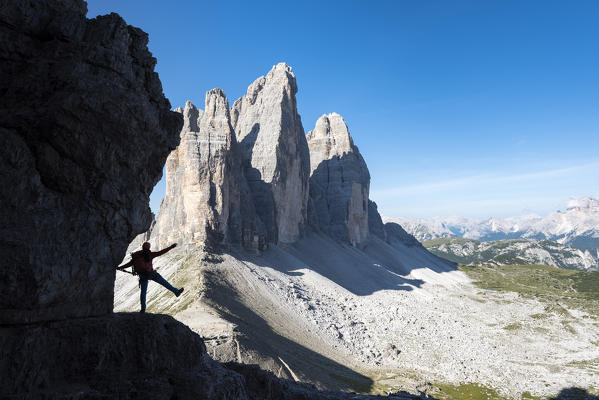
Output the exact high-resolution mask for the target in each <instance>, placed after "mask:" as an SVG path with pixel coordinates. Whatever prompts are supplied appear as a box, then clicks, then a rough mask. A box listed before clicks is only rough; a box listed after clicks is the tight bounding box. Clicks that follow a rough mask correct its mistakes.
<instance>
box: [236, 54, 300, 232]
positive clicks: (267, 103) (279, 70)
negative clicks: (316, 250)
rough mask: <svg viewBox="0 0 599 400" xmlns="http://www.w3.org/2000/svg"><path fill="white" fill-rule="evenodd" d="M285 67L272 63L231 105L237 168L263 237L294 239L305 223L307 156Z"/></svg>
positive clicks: (288, 70)
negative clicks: (262, 226) (241, 169)
mask: <svg viewBox="0 0 599 400" xmlns="http://www.w3.org/2000/svg"><path fill="white" fill-rule="evenodd" d="M296 92H297V85H296V81H295V75H294V74H293V72H292V70H291V67H289V66H287V65H286V64H284V63H280V64H277V65H276V66H274V67H273V68H272V69H271V70H270V72H269V73H268V74H267V75H266V76H265V77H264V76H263V77H260V78H258V79H257V80H256V81H255V82H254V83H252V84H251V85H250V86H249V87H248V90H247V94H246V95H245V96H243V97H242V98H240V99H238V100H237V101H236V102H235V103H234V104H233V107H232V108H231V122H232V125H233V128H234V130H235V134H236V137H237V141H238V142H239V145H240V150H241V155H242V157H243V158H242V159H243V167H244V172H245V176H246V178H247V181H248V184H249V187H250V189H251V192H252V195H253V199H254V203H255V206H256V212H257V214H258V215H259V216H260V219H261V220H262V222H263V223H264V224H265V226H266V229H267V234H268V240H269V241H271V242H274V243H279V242H280V243H292V242H295V241H297V240H298V239H299V238H300V237H301V235H302V233H303V230H304V228H305V225H306V216H307V204H308V178H309V173H310V156H309V153H308V145H307V143H306V137H305V134H304V129H303V127H302V122H301V119H300V116H299V114H298V113H297V104H296V99H295V94H296Z"/></svg>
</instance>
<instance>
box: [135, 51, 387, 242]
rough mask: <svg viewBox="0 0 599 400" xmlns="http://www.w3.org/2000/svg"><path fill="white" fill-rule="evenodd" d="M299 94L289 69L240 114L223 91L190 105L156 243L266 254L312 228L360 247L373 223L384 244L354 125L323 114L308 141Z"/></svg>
mask: <svg viewBox="0 0 599 400" xmlns="http://www.w3.org/2000/svg"><path fill="white" fill-rule="evenodd" d="M296 93H297V85H296V81H295V75H294V74H293V71H292V69H291V67H289V66H287V65H286V64H284V63H280V64H278V65H276V66H274V67H273V68H272V69H271V70H270V72H269V73H268V74H267V75H266V76H265V77H264V76H263V77H260V78H258V79H257V80H256V81H255V82H254V83H252V84H251V85H250V86H249V87H248V90H247V93H246V95H245V96H243V97H241V98H240V99H238V100H237V101H235V103H234V104H233V106H232V107H231V108H230V109H229V104H228V101H227V98H226V96H225V93H224V92H223V91H222V90H221V89H212V90H210V91H208V92H207V93H206V102H205V109H204V110H198V109H197V108H196V107H195V106H194V105H193V104H192V103H191V102H189V101H188V102H187V103H186V105H185V108H184V109H181V108H178V109H176V110H175V111H177V112H179V113H182V114H183V120H184V124H183V129H182V130H181V142H180V144H179V146H178V147H177V148H176V149H175V150H174V151H173V152H171V154H170V155H169V156H168V158H167V161H166V195H165V197H164V200H163V201H162V203H161V204H160V210H159V213H158V216H157V217H156V221H155V223H154V224H153V226H152V228H151V230H150V231H149V232H148V233H147V234H146V238H147V239H151V240H152V241H154V242H156V244H157V245H158V246H164V245H166V244H167V243H172V242H183V243H205V242H211V243H213V244H224V243H233V244H241V245H243V246H244V247H246V248H252V249H257V250H262V249H264V248H266V246H267V243H293V242H295V241H297V240H299V239H300V238H301V237H302V236H303V235H304V234H305V232H306V230H307V229H312V230H316V231H320V232H324V233H326V234H328V235H330V236H332V237H334V238H336V239H338V240H341V241H343V242H346V243H349V244H351V245H353V246H359V245H360V244H361V243H363V242H364V240H365V239H366V238H367V237H368V235H369V222H370V231H372V232H371V233H373V234H375V235H377V236H379V237H381V238H383V239H384V238H385V236H386V234H385V228H384V227H383V225H382V222H381V219H380V216H379V215H378V212H377V211H376V205H374V203H372V202H370V204H369V200H368V193H369V186H370V175H369V173H368V167H367V166H366V163H365V162H364V159H363V158H362V156H361V155H360V152H359V150H358V148H357V147H356V146H355V145H354V143H353V140H352V138H351V135H350V134H349V131H348V129H347V125H346V124H345V121H344V120H343V118H342V117H341V116H340V115H339V114H336V113H333V114H329V115H323V116H322V117H320V119H318V121H317V122H316V127H315V128H314V130H313V131H310V132H309V133H308V134H307V135H306V134H305V133H304V128H303V126H302V122H301V118H300V116H299V114H298V112H297V104H296V98H295V94H296ZM369 210H370V214H371V216H370V219H371V220H370V221H369Z"/></svg>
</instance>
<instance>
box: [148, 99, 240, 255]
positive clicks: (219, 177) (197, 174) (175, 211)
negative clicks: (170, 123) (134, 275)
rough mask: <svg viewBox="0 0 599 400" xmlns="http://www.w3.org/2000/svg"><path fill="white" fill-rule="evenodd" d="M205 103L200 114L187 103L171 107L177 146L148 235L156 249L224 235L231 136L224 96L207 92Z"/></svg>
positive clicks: (229, 189)
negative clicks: (178, 125)
mask: <svg viewBox="0 0 599 400" xmlns="http://www.w3.org/2000/svg"><path fill="white" fill-rule="evenodd" d="M205 104H206V105H205V110H204V111H201V110H198V109H197V108H196V107H195V106H194V105H193V104H192V103H191V102H187V104H186V105H185V109H177V111H178V112H181V113H182V114H183V121H184V123H183V129H182V130H181V144H180V145H179V147H177V149H175V150H174V151H173V152H172V153H171V154H170V155H169V156H168V158H167V161H166V195H165V197H164V200H163V201H162V203H161V205H160V212H159V213H158V216H157V219H156V225H155V227H154V229H153V231H152V234H151V237H152V238H153V239H154V240H156V242H157V244H158V245H159V246H160V247H164V246H166V245H168V244H169V243H173V242H185V243H197V244H201V243H204V242H205V241H206V239H207V237H208V236H213V237H216V238H218V240H219V241H223V240H225V239H226V238H227V235H228V223H229V214H230V205H231V203H232V201H233V199H232V195H233V194H234V193H235V191H234V188H232V187H233V186H234V185H235V182H234V180H233V170H232V166H233V161H232V146H233V142H234V140H235V138H234V133H233V128H232V127H231V123H230V118H229V105H228V102H227V98H226V96H225V94H224V92H223V91H222V90H220V89H213V90H211V91H209V92H208V93H206V102H205ZM236 203H239V201H237V202H236Z"/></svg>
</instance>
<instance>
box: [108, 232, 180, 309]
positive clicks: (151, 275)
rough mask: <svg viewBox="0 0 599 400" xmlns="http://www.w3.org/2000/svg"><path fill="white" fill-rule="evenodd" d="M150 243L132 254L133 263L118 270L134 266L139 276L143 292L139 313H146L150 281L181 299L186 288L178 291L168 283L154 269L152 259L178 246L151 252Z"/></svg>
mask: <svg viewBox="0 0 599 400" xmlns="http://www.w3.org/2000/svg"><path fill="white" fill-rule="evenodd" d="M150 246H151V245H150V243H148V242H145V243H144V244H143V245H142V249H141V250H140V251H136V252H135V253H131V261H129V262H128V263H127V264H125V265H121V266H119V267H118V269H124V268H127V267H130V266H133V270H134V271H135V272H136V273H137V274H138V275H139V287H140V289H141V292H140V294H139V301H140V303H141V310H139V312H141V313H144V312H146V292H147V290H148V280H153V281H154V282H157V283H159V284H161V285H162V286H164V287H165V288H167V289H168V290H170V291H171V292H173V293H174V294H175V296H177V297H179V296H180V295H181V293H183V290H184V288H181V289H176V288H175V287H173V285H171V284H170V283H168V281H167V280H166V279H164V278H163V277H162V276H161V275H160V274H159V273H158V272H156V271H154V268H153V267H152V259H153V258H155V257H158V256H161V255H163V254H165V253H166V252H168V251H170V250H172V249H174V248H175V247H176V246H177V244H176V243H174V244H172V245H171V246H169V247H166V248H164V249H162V250H160V251H150Z"/></svg>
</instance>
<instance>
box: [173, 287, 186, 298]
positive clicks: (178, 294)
mask: <svg viewBox="0 0 599 400" xmlns="http://www.w3.org/2000/svg"><path fill="white" fill-rule="evenodd" d="M184 290H185V288H181V289H179V290H177V293H175V296H177V297H179V296H181V293H183V291H184Z"/></svg>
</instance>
